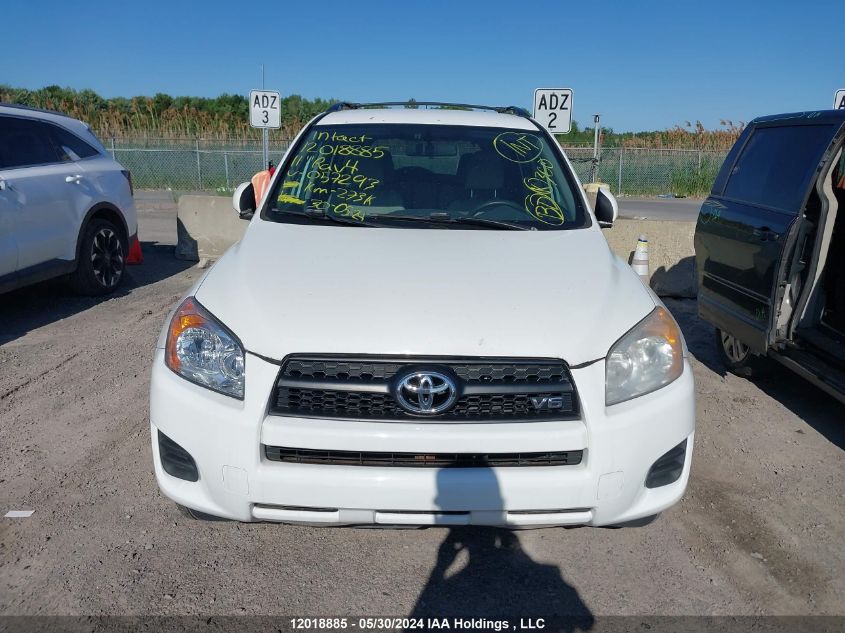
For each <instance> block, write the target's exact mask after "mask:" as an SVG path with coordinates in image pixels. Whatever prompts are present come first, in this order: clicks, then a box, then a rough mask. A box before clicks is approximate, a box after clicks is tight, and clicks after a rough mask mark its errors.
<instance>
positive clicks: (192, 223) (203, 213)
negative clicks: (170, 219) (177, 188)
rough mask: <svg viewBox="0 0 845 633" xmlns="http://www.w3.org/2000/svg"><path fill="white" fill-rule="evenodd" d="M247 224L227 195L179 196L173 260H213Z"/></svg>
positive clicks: (236, 237) (239, 237)
mask: <svg viewBox="0 0 845 633" xmlns="http://www.w3.org/2000/svg"><path fill="white" fill-rule="evenodd" d="M247 224H248V222H247V221H246V220H241V219H240V218H239V217H238V214H237V213H235V210H234V209H232V198H230V197H229V196H182V197H181V198H179V205H178V207H177V210H176V236H177V243H176V257H177V258H179V259H187V260H190V261H199V260H204V259H205V260H215V259H219V258H220V256H221V255H222V254H223V253H224V252H225V251H226V249H227V248H229V247H230V246H231V245H232V244H234V243H235V242H237V241H238V240H239V239H241V237H242V236H243V234H244V231H245V230H246V227H247Z"/></svg>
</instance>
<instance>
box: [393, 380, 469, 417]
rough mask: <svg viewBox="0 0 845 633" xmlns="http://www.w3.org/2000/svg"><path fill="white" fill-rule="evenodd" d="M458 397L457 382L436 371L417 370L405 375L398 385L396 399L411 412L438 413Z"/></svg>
mask: <svg viewBox="0 0 845 633" xmlns="http://www.w3.org/2000/svg"><path fill="white" fill-rule="evenodd" d="M457 398H458V389H457V387H456V386H455V382H454V381H453V380H452V379H451V378H449V376H446V375H444V374H441V373H438V372H436V371H415V372H413V373H411V374H407V375H405V376H403V377H402V378H401V379H400V380H399V383H398V384H397V386H396V399H397V400H398V401H399V404H400V405H401V406H402V408H403V409H405V410H406V411H408V412H409V413H416V414H422V415H436V414H438V413H442V412H443V411H445V410H446V409H448V408H449V407H451V406H452V405H453V404H454V403H455V400H457Z"/></svg>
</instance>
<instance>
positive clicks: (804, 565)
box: [0, 211, 845, 616]
mask: <svg viewBox="0 0 845 633" xmlns="http://www.w3.org/2000/svg"><path fill="white" fill-rule="evenodd" d="M156 213H158V215H156ZM165 215H166V212H165V211H161V212H152V211H150V212H146V213H145V214H142V222H147V223H148V225H149V223H151V222H152V221H153V220H156V219H158V220H160V219H161V218H162V217H164V216H165ZM152 234H153V233H152V232H151V231H147V233H146V235H147V236H149V235H152ZM142 238H144V239H148V238H145V233H144V226H143V225H142ZM158 239H162V241H165V242H166V241H167V239H166V237H165V238H161V236H158ZM144 251H145V256H146V263H145V264H144V265H143V266H141V267H137V268H135V269H133V270H132V280H131V283H130V284H128V286H127V287H126V288H125V290H124V291H123V292H122V293H121V294H120V295H119V296H116V297H114V298H111V299H108V300H105V301H97V300H91V299H80V298H76V297H73V296H70V295H68V294H67V293H66V292H65V291H64V290H63V289H62V288H61V287H58V286H56V285H50V284H48V285H42V286H39V287H36V288H31V289H27V290H23V291H19V292H15V293H12V294H8V295H4V296H0V454H2V460H0V516H2V515H3V514H5V513H6V512H7V511H8V510H26V509H30V510H34V511H35V512H34V514H33V515H32V516H31V517H30V518H25V519H8V518H0V614H6V615H9V614H126V615H128V614H150V613H155V614H177V613H178V614H198V613H203V614H245V613H254V614H286V615H293V614H296V615H306V614H307V615H327V614H334V615H337V614H355V615H359V614H368V615H384V614H393V615H403V614H411V613H415V614H424V613H434V614H436V615H441V616H446V615H450V614H454V613H473V614H475V615H480V614H484V615H487V616H492V615H494V614H497V613H499V614H501V613H503V612H506V613H510V614H513V612H514V605H519V606H518V611H519V612H521V613H526V614H529V615H530V614H533V615H537V614H547V615H549V614H553V613H571V614H580V615H589V614H637V615H645V614H845V583H843V578H845V468H844V467H843V464H845V462H843V452H842V451H843V448H845V420H843V417H845V416H843V413H845V408H843V407H842V406H841V405H839V404H837V403H836V402H835V401H834V400H832V399H831V398H829V397H828V396H826V395H824V394H823V393H822V392H820V391H818V390H817V389H815V388H814V387H812V386H810V385H808V384H807V383H805V382H803V381H802V380H801V379H800V378H797V377H795V376H794V375H792V374H790V373H788V372H786V371H783V370H780V369H779V368H778V367H772V368H771V372H770V373H769V374H768V375H767V376H766V377H765V378H761V379H758V380H757V381H756V382H750V381H748V380H746V379H743V378H739V377H736V376H733V375H724V372H723V370H722V368H721V367H720V366H719V364H718V361H717V358H716V355H715V353H714V351H713V345H712V330H711V329H710V327H709V326H707V325H706V324H704V323H702V322H701V321H699V320H698V319H697V317H696V316H695V304H694V303H693V302H670V303H669V307H670V308H671V310H672V311H673V312H674V314H675V315H676V317H677V318H678V320H679V321H680V323H681V325H682V327H683V329H684V332H685V334H686V337H687V342H688V344H689V348H690V350H691V352H692V354H693V355H694V357H695V358H694V360H693V365H694V370H695V373H696V378H697V386H698V405H697V409H698V432H697V436H696V447H695V456H694V461H693V473H692V479H691V482H690V487H689V490H688V492H687V495H686V497H685V498H684V500H683V502H682V503H681V504H679V505H678V506H676V507H674V508H673V509H671V510H670V511H668V512H667V513H665V514H664V515H663V516H661V517H660V518H658V519H657V520H656V521H655V522H654V523H652V524H650V525H648V526H646V527H642V528H632V529H622V530H609V529H599V530H594V529H584V528H582V529H569V530H564V529H547V530H534V531H523V532H508V531H504V530H497V529H453V530H447V529H427V530H401V531H393V530H391V531H385V530H364V529H328V528H308V527H289V526H282V525H273V524H238V523H230V522H196V521H190V520H186V519H184V518H183V517H182V515H180V514H179V513H178V511H177V509H176V507H175V506H174V504H173V503H171V502H170V501H168V500H167V499H165V498H163V497H162V496H161V495H160V494H159V492H158V489H157V487H156V484H155V481H154V478H153V473H152V466H151V456H150V440H149V427H148V421H147V412H148V405H147V398H148V383H149V363H150V359H151V356H152V349H153V345H154V340H155V337H156V335H157V333H158V331H159V328H160V326H161V324H162V322H163V319H164V317H165V314H166V312H167V310H168V309H169V308H170V306H171V305H172V304H173V303H174V302H175V301H176V300H177V298H178V297H179V295H180V294H181V293H182V292H183V291H184V290H185V289H187V288H188V287H189V286H190V284H191V283H192V282H193V281H194V280H195V279H197V277H198V276H199V274H200V272H199V271H197V270H196V269H193V268H188V267H186V265H185V264H184V263H182V262H178V261H176V260H175V259H173V257H172V247H170V246H167V245H164V244H160V243H159V244H156V243H153V242H149V241H147V242H146V243H145V244H144Z"/></svg>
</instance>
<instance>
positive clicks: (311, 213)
mask: <svg viewBox="0 0 845 633" xmlns="http://www.w3.org/2000/svg"><path fill="white" fill-rule="evenodd" d="M271 211H272V212H273V213H277V214H279V215H293V216H297V217H300V218H308V219H309V220H328V221H329V222H335V223H337V224H350V225H352V226H376V225H375V224H373V223H372V222H367V221H366V220H356V219H354V218H350V217H346V216H344V215H335V214H333V213H326V212H325V211H323V210H322V209H314V208H313V207H308V208H306V209H302V210H300V209H277V208H272V209H271Z"/></svg>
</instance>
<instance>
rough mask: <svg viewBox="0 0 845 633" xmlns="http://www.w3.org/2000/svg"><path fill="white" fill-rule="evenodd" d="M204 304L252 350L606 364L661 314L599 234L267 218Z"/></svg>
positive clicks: (224, 265) (205, 287)
mask: <svg viewBox="0 0 845 633" xmlns="http://www.w3.org/2000/svg"><path fill="white" fill-rule="evenodd" d="M196 297H197V299H198V300H199V301H200V302H201V303H202V304H203V305H204V306H205V307H206V308H208V309H209V310H210V311H211V312H212V314H214V315H215V316H216V317H217V318H218V319H219V320H220V321H221V322H222V323H224V324H225V325H226V326H227V327H228V328H229V329H231V330H232V331H233V332H234V333H235V334H236V335H237V336H238V337H239V338H240V339H241V341H242V343H243V344H244V347H245V348H246V350H247V351H249V352H253V353H256V354H260V355H262V356H266V357H269V358H272V359H276V360H281V359H282V358H284V357H285V356H286V355H288V354H291V353H311V354H317V353H326V354H396V355H404V354H414V355H425V356H521V357H545V358H551V357H553V358H562V359H563V360H565V361H567V362H568V363H569V364H570V365H577V364H580V363H584V362H588V361H592V360H595V359H597V358H602V357H604V356H606V355H607V352H608V350H609V348H610V346H611V345H612V344H613V343H614V342H616V340H617V339H619V337H620V336H622V335H623V334H624V333H625V332H626V331H627V330H629V329H630V328H631V327H632V326H633V325H634V324H636V323H637V322H638V321H640V320H641V319H642V318H643V317H645V316H646V315H647V314H648V313H649V312H650V311H651V310H653V309H654V306H655V303H654V301H653V300H652V298H651V296H650V293H649V292H648V291H647V290H646V288H645V287H644V286H643V285H642V283H641V282H640V280H639V279H638V278H637V276H636V275H635V274H634V272H633V271H632V270H631V268H630V267H629V266H626V265H625V264H624V263H623V262H622V261H621V260H619V259H618V258H617V257H615V256H614V255H613V254H612V253H611V251H610V248H609V247H608V245H607V242H606V241H605V239H604V236H603V235H602V234H601V232H600V231H599V230H598V229H597V228H588V229H578V230H571V231H493V230H490V231H488V230H429V229H409V228H408V229H389V228H354V227H348V226H315V225H295V224H279V223H274V222H266V221H263V220H260V219H258V218H256V220H254V221H253V222H252V223H251V224H250V226H249V227H248V229H247V231H246V233H245V235H244V238H243V239H242V240H241V242H239V243H238V244H236V245H235V246H233V247H232V248H231V249H229V251H228V252H227V253H226V254H225V255H224V256H223V257H222V258H221V259H220V261H218V262H217V263H216V264H215V265H214V267H213V268H212V270H211V271H210V273H209V274H208V276H207V277H206V279H205V281H204V282H203V283H202V285H201V286H200V288H199V290H198V292H197V293H196Z"/></svg>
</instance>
